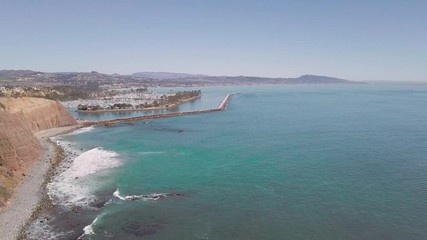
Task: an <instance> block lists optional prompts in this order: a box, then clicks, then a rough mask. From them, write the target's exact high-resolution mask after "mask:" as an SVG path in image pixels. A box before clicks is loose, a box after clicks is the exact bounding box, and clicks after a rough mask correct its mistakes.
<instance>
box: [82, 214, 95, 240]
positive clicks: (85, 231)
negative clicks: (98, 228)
mask: <svg viewBox="0 0 427 240" xmlns="http://www.w3.org/2000/svg"><path fill="white" fill-rule="evenodd" d="M98 218H99V216H98V217H96V218H95V219H94V220H93V221H92V223H91V224H89V225H87V226H85V227H84V228H83V234H82V235H80V236H79V237H78V238H77V239H83V238H84V236H87V235H94V234H95V232H94V231H93V227H94V226H95V224H96V221H98Z"/></svg>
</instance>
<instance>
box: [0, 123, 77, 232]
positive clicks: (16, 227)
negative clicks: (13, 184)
mask: <svg viewBox="0 0 427 240" xmlns="http://www.w3.org/2000/svg"><path fill="white" fill-rule="evenodd" d="M76 128H77V125H74V126H69V127H59V128H51V129H48V130H44V131H40V132H38V133H36V134H35V135H36V137H37V139H38V140H39V142H40V144H41V145H42V148H43V155H42V157H41V158H40V159H39V160H38V161H37V162H36V163H35V164H34V165H33V166H32V167H31V168H30V169H29V171H28V172H27V174H26V177H25V179H24V181H23V182H22V183H21V184H20V185H19V187H18V188H17V189H16V192H15V194H14V196H13V200H12V201H11V203H10V205H9V206H8V207H7V208H6V209H5V210H4V212H2V213H1V214H0V232H1V233H2V239H4V240H14V239H20V235H21V231H22V229H23V227H24V226H25V225H26V224H27V222H28V221H29V220H30V219H32V216H34V215H35V214H37V211H38V210H39V209H40V208H41V206H43V205H45V204H46V203H47V202H46V201H43V199H44V198H46V196H47V195H46V194H45V185H46V183H47V180H48V179H49V176H50V173H51V172H52V169H53V168H54V167H55V165H56V164H58V163H59V162H60V160H61V157H62V156H61V151H62V150H61V149H60V148H59V146H57V145H56V144H55V143H53V142H52V141H50V139H49V138H50V137H52V136H56V135H59V134H65V133H68V132H70V131H73V130H74V129H76Z"/></svg>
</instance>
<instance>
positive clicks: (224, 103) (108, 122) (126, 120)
mask: <svg viewBox="0 0 427 240" xmlns="http://www.w3.org/2000/svg"><path fill="white" fill-rule="evenodd" d="M235 94H238V93H230V94H227V95H226V96H225V97H224V99H223V100H222V101H221V103H220V104H219V105H218V107H217V108H211V109H202V110H194V111H186V112H173V113H162V114H154V115H147V116H138V117H130V118H116V119H110V120H101V121H80V122H79V123H80V125H81V126H82V127H88V126H93V125H105V126H112V125H115V124H118V123H128V124H130V123H133V122H136V121H146V120H152V119H158V118H169V117H178V116H187V115H196V114H202V113H211V112H220V111H224V110H225V109H226V108H227V104H228V101H229V100H230V97H231V96H232V95H235Z"/></svg>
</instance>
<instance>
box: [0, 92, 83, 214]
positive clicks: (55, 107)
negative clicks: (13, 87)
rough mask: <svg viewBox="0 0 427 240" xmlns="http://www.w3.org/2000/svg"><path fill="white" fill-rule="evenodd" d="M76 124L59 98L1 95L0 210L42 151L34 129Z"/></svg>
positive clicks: (36, 130) (39, 129)
mask: <svg viewBox="0 0 427 240" xmlns="http://www.w3.org/2000/svg"><path fill="white" fill-rule="evenodd" d="M75 124H76V120H75V119H74V117H73V116H72V115H71V114H70V113H69V112H68V111H67V109H65V108H64V107H63V106H62V105H61V104H60V103H59V102H56V101H52V100H47V99H42V98H29V97H24V98H0V210H1V209H2V208H3V207H4V206H5V204H6V202H7V200H8V199H9V198H10V197H11V196H12V195H13V189H14V188H15V187H16V186H17V185H18V184H19V182H20V181H21V180H22V179H23V178H24V177H25V173H26V170H27V169H28V168H29V167H30V166H31V165H32V164H34V162H35V161H36V160H37V159H39V158H40V156H41V154H42V152H43V149H42V147H41V144H40V143H39V141H38V139H37V138H36V137H35V136H34V133H36V132H38V131H41V130H45V129H49V128H55V127H63V126H70V125H75Z"/></svg>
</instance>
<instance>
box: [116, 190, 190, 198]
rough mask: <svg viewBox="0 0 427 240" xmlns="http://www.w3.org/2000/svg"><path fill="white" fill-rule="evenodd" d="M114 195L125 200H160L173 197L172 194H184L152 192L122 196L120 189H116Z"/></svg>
mask: <svg viewBox="0 0 427 240" xmlns="http://www.w3.org/2000/svg"><path fill="white" fill-rule="evenodd" d="M113 196H114V197H116V198H118V199H120V200H123V201H135V200H139V199H141V200H159V199H162V198H165V197H171V196H182V193H151V194H148V195H128V196H122V195H120V192H119V189H117V190H116V191H114V193H113Z"/></svg>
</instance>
